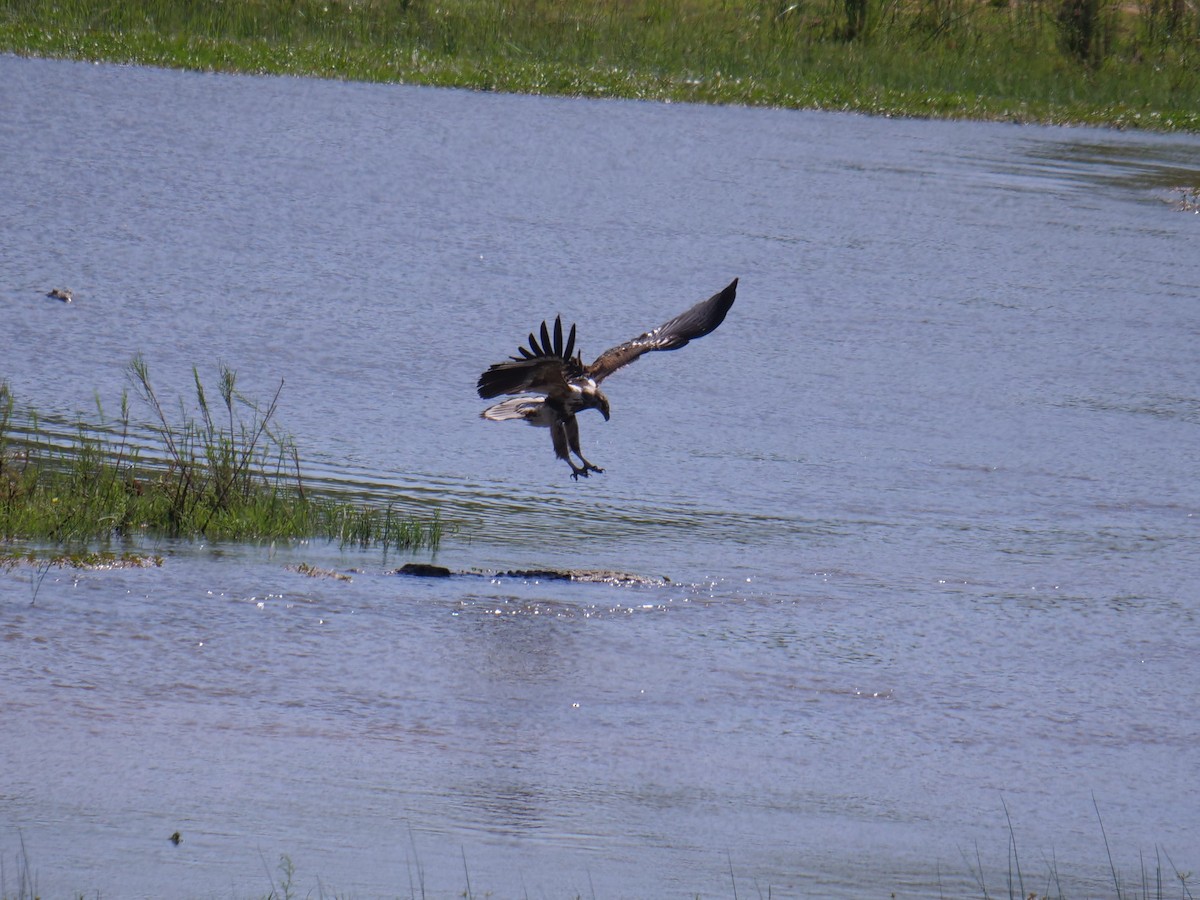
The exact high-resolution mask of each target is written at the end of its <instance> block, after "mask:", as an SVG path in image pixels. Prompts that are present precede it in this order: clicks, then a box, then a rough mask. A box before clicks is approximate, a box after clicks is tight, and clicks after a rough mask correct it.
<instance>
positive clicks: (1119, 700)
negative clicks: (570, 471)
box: [0, 57, 1200, 900]
mask: <svg viewBox="0 0 1200 900" xmlns="http://www.w3.org/2000/svg"><path fill="white" fill-rule="evenodd" d="M1198 183H1200V139H1197V138H1196V137H1181V138H1172V137H1162V136H1154V135H1128V134H1118V133H1110V132H1103V131H1093V130H1085V129H1074V130H1060V129H1044V128H1018V127H1011V126H1004V125H979V124H967V123H953V124H951V123H931V122H909V121H887V120H880V119H866V118H859V117H853V116H845V115H832V114H816V113H797V112H785V111H772V110H750V109H712V108H703V107H692V106H679V105H674V106H672V105H655V104H642V103H624V102H620V103H618V102H608V103H601V102H585V101H577V100H565V99H548V98H528V97H508V96H495V95H485V94H472V93H461V92H453V91H438V90H426V89H418V88H409V87H396V86H366V85H357V84H339V83H328V82H315V81H303V80H293V79H259V78H233V77H224V76H213V75H200V74H185V73H178V72H162V71H153V70H146V69H137V68H126V67H112V66H93V65H86V64H76V63H66V62H52V61H37V60H21V59H15V58H11V57H0V209H2V210H3V215H2V217H0V379H4V380H7V381H8V383H9V384H10V386H11V388H12V391H13V393H14V394H15V395H16V397H17V398H18V399H19V400H21V401H23V402H26V403H29V404H31V405H33V406H35V407H37V408H38V409H39V410H40V411H41V412H42V413H43V414H45V415H47V416H51V417H54V416H63V417H66V418H67V419H70V418H71V417H73V416H75V415H76V414H83V415H85V416H86V417H89V418H92V417H94V410H95V398H96V397H97V396H98V397H99V398H100V400H101V402H102V403H103V404H104V406H105V408H106V410H107V411H109V412H110V413H115V412H116V410H117V409H118V407H119V398H120V394H121V391H122V389H124V388H125V387H126V386H127V381H126V375H125V368H126V366H127V364H128V362H129V360H130V358H131V357H132V356H133V355H134V354H135V353H139V352H140V353H142V354H144V356H145V357H146V359H147V361H148V362H149V365H150V368H151V372H152V375H153V376H154V378H155V382H156V384H157V386H158V389H159V392H160V394H161V395H162V396H164V397H169V398H173V397H177V396H183V395H190V393H191V388H190V381H191V377H192V375H191V367H192V366H193V365H195V366H198V367H199V368H200V370H201V373H202V374H203V375H205V376H214V375H215V372H216V367H217V364H218V362H224V363H226V364H228V365H230V366H232V367H233V368H235V369H236V370H237V371H238V373H239V383H240V385H241V386H242V388H243V390H244V391H245V392H246V393H248V394H249V395H251V396H254V397H259V398H262V399H265V398H267V397H269V395H270V394H271V393H272V392H273V391H274V389H275V386H276V385H277V383H278V381H279V379H283V380H284V383H285V384H284V391H283V395H282V399H281V406H280V413H279V417H280V421H281V423H282V424H283V425H284V426H285V427H286V428H287V429H288V430H289V431H291V432H292V433H293V434H294V435H295V436H296V439H297V441H298V443H299V445H300V447H301V449H302V451H303V452H304V454H305V457H306V463H307V466H308V467H309V470H310V472H311V473H312V474H313V476H314V477H317V476H319V477H323V478H326V479H330V480H337V481H340V482H343V483H346V484H347V485H349V486H350V487H351V488H354V489H358V490H362V491H370V492H373V493H377V494H385V495H387V496H388V497H391V498H394V499H398V500H399V501H400V502H402V503H405V504H413V505H414V506H420V505H422V504H427V503H436V504H437V506H438V508H439V509H440V510H441V514H442V515H443V517H444V518H446V519H449V520H451V521H453V522H455V523H458V524H459V526H460V531H459V533H458V534H457V535H456V536H453V537H451V538H450V539H448V540H447V542H446V544H445V546H444V547H443V548H442V550H441V551H440V552H439V553H438V554H437V556H436V561H437V562H439V563H441V564H443V565H447V566H450V567H452V568H462V569H468V568H481V569H487V568H501V569H509V568H515V567H525V566H580V567H588V568H599V567H607V568H618V569H624V570H629V571H634V572H641V573H646V574H661V575H666V576H669V577H670V579H671V583H670V584H669V585H666V586H663V587H649V588H616V587H610V586H597V585H591V586H589V585H561V584H544V583H533V582H524V581H520V580H512V579H509V580H495V579H490V578H472V579H459V580H450V581H444V582H426V581H419V580H405V579H401V578H399V577H396V576H392V575H389V574H387V573H388V571H389V570H390V569H392V568H394V567H395V566H396V565H397V564H399V563H401V562H404V561H407V559H408V558H409V557H405V556H401V557H395V556H392V557H387V558H385V557H384V556H383V555H382V554H380V553H379V552H351V551H346V552H340V551H339V550H338V549H337V548H336V547H329V546H324V545H313V546H308V545H302V546H295V547H257V546H237V545H233V546H221V547H209V546H201V545H193V544H185V545H175V544H170V543H165V542H162V543H158V542H147V543H144V544H142V545H139V549H142V550H149V551H154V552H159V553H161V554H163V556H164V558H165V562H164V565H163V567H162V568H161V569H156V570H150V571H93V572H59V571H53V572H51V573H50V574H49V575H48V576H47V577H46V579H45V581H43V582H42V583H41V584H40V586H38V590H37V594H36V603H31V600H32V599H33V598H34V588H35V581H36V573H31V572H30V571H28V570H23V571H17V572H14V573H8V574H0V654H2V656H0V659H2V661H3V665H2V666H0V717H2V719H0V721H2V725H0V773H2V774H0V829H3V830H2V831H0V858H2V859H3V861H4V867H3V873H4V876H3V877H4V879H5V880H6V884H0V893H4V892H5V891H7V892H14V891H15V889H16V884H15V872H16V870H17V856H18V855H19V852H20V851H19V848H20V846H21V842H22V841H23V842H24V846H25V849H26V852H27V853H28V857H29V861H30V864H31V865H32V867H33V868H34V869H35V870H36V874H37V878H38V885H39V888H40V891H41V894H42V896H48V897H61V896H67V895H69V894H71V893H72V892H75V891H85V892H89V893H99V894H100V895H101V896H106V897H143V896H144V897H161V896H187V897H249V896H262V895H264V894H266V893H267V892H268V891H269V890H271V887H272V879H274V882H275V884H276V886H277V887H278V886H279V881H280V873H279V872H278V871H277V868H276V865H277V862H278V860H279V857H280V855H281V854H287V855H289V856H290V857H291V859H292V860H293V861H294V863H295V865H296V872H295V879H296V883H297V885H298V886H299V890H300V892H301V893H302V894H308V893H310V892H311V893H312V894H313V895H316V893H318V892H323V893H324V894H325V895H326V896H329V895H332V894H334V893H336V894H337V895H338V896H356V897H372V896H404V897H420V896H430V897H447V896H454V895H457V894H461V893H462V892H463V891H464V890H465V889H466V888H467V885H468V879H469V886H470V890H471V891H472V892H473V893H474V895H475V896H483V895H485V894H486V893H487V892H489V891H490V892H492V895H493V896H497V897H524V896H529V897H545V898H551V900H554V898H565V897H573V896H576V895H583V896H589V897H590V896H595V897H598V898H637V897H685V896H686V897H691V896H694V895H696V894H699V895H701V896H705V897H732V896H734V895H735V894H736V895H737V896H742V897H745V896H759V895H762V896H766V895H767V893H768V889H769V890H770V896H773V897H810V896H823V897H836V896H842V897H861V896H866V895H871V896H886V895H887V893H888V892H893V891H894V892H895V893H896V894H897V895H898V896H914V897H917V896H919V897H928V896H936V895H938V892H942V893H944V894H945V895H947V896H976V897H977V896H981V895H982V893H983V891H982V889H981V888H980V887H979V884H978V882H977V880H976V876H975V874H974V873H973V871H972V870H973V869H975V868H977V866H978V865H979V864H980V863H981V864H982V867H983V872H982V877H983V879H984V880H985V882H986V884H987V887H988V889H989V890H990V891H991V892H992V893H994V894H995V893H1000V894H1004V893H1005V891H1007V886H1006V877H1007V874H1006V873H1007V872H1008V869H1009V863H1008V847H1009V841H1010V831H1009V826H1008V824H1007V822H1006V817H1005V807H1007V811H1008V814H1009V815H1011V820H1012V833H1011V834H1012V837H1014V838H1015V841H1016V844H1017V849H1018V852H1019V854H1020V856H1019V860H1020V864H1021V867H1022V871H1023V873H1024V875H1025V887H1026V891H1028V890H1034V889H1036V890H1039V891H1045V890H1053V891H1057V890H1058V889H1059V888H1058V885H1056V884H1055V883H1054V882H1053V881H1052V880H1051V875H1050V874H1049V873H1050V870H1051V867H1052V866H1053V867H1054V868H1055V869H1056V871H1057V877H1058V880H1059V882H1060V883H1061V890H1062V891H1063V892H1064V893H1066V894H1069V895H1071V896H1095V895H1097V894H1104V893H1111V887H1112V880H1111V876H1110V874H1109V870H1108V860H1107V858H1106V856H1105V853H1104V842H1103V838H1102V836H1101V833H1100V827H1099V822H1098V821H1097V815H1096V808H1095V807H1094V806H1093V798H1094V801H1095V804H1097V805H1098V806H1099V810H1100V813H1101V815H1102V816H1103V820H1104V825H1105V828H1106V829H1107V836H1108V840H1109V843H1110V845H1111V846H1112V849H1113V853H1114V859H1115V862H1116V864H1117V865H1118V867H1119V868H1120V869H1121V871H1122V877H1123V878H1124V879H1126V882H1125V886H1126V887H1127V888H1129V887H1131V886H1140V869H1139V866H1140V865H1141V863H1140V862H1139V859H1142V860H1146V865H1147V867H1148V868H1149V869H1150V870H1151V872H1152V871H1153V866H1154V860H1155V854H1156V852H1160V851H1165V853H1166V854H1169V856H1170V859H1171V860H1172V861H1173V863H1174V865H1175V866H1177V867H1178V868H1179V869H1180V870H1184V871H1186V870H1191V871H1196V870H1198V869H1200V849H1198V848H1200V803H1197V801H1196V794H1195V788H1194V782H1195V776H1196V772H1197V771H1200V716H1198V714H1197V701H1198V700H1200V661H1198V660H1200V655H1198V653H1197V648H1198V646H1200V463H1198V462H1197V460H1200V453H1198V452H1197V450H1198V437H1200V430H1198V429H1200V388H1198V385H1200V252H1197V251H1198V250H1200V217H1197V216H1195V215H1191V214H1188V213H1185V212H1181V211H1179V210H1177V209H1174V208H1173V207H1172V205H1171V202H1170V201H1171V200H1172V198H1173V195H1172V193H1171V188H1172V187H1174V186H1177V185H1191V186H1195V185H1197V184H1198ZM734 276H739V277H740V278H741V279H742V281H741V290H740V296H739V299H738V301H737V304H736V305H735V306H734V308H733V310H732V312H731V314H730V316H729V318H728V320H727V322H726V324H725V325H724V326H722V328H721V329H720V330H718V331H717V332H715V333H714V334H713V335H711V336H709V337H706V338H705V339H703V340H702V341H700V342H697V343H695V344H693V345H692V346H690V347H688V348H687V349H685V350H683V351H681V352H679V353H672V354H655V355H653V356H651V357H647V358H645V359H643V360H642V361H641V362H639V363H637V364H636V365H635V366H633V367H632V368H631V369H629V370H627V371H624V372H622V373H620V374H619V375H617V376H614V377H613V379H612V380H611V381H610V382H608V383H607V384H606V388H609V395H610V397H611V399H612V402H613V418H612V421H611V422H609V423H604V422H603V421H602V420H601V419H600V417H599V416H598V415H595V416H592V415H588V416H585V418H584V420H583V422H582V429H583V446H584V452H585V453H586V454H587V455H588V456H589V457H590V458H591V459H592V460H593V461H595V462H596V463H598V464H599V465H601V466H604V467H606V469H607V472H606V473H605V474H604V475H603V476H601V477H594V478H592V479H589V480H587V481H584V482H580V483H573V482H572V481H571V480H570V479H569V478H568V477H567V468H566V466H565V465H563V464H562V463H559V462H557V461H555V460H554V458H553V455H552V452H551V449H550V446H549V440H548V437H547V435H546V433H545V432H544V431H541V430H538V431H535V430H533V429H530V428H526V427H524V426H519V425H516V424H507V425H500V424H495V423H489V422H483V421H481V420H480V419H479V418H478V412H479V410H480V409H481V408H482V406H483V405H484V404H483V403H481V402H480V401H479V400H478V399H477V398H476V397H475V395H474V382H475V379H476V377H477V376H478V374H479V372H480V371H481V370H482V368H484V367H485V366H486V365H487V364H489V363H491V362H494V361H496V360H498V359H501V358H503V357H504V356H506V355H508V354H509V353H512V352H514V351H515V349H516V347H517V344H518V343H519V342H520V341H521V340H522V339H523V337H524V335H525V334H526V333H527V332H528V330H529V329H530V328H531V327H533V326H535V325H536V324H537V323H539V322H540V321H541V320H542V319H543V318H546V317H553V316H554V315H555V314H558V313H561V314H562V315H563V316H564V318H567V319H569V320H572V321H578V322H579V323H580V330H579V340H580V347H581V349H582V350H583V354H584V356H585V357H586V358H589V359H590V358H592V357H594V356H595V355H597V354H598V353H599V352H600V351H602V350H603V349H605V348H606V347H608V346H610V345H612V344H615V343H617V342H619V341H621V340H623V339H625V338H627V337H630V336H632V335H633V334H636V333H638V332H640V331H642V330H644V329H645V328H647V327H651V326H654V325H657V324H659V323H660V322H662V321H664V320H665V319H667V318H669V317H670V316H672V315H674V314H675V313H677V312H679V311H681V310H682V309H683V308H685V307H686V306H687V305H689V304H691V303H693V302H695V301H697V300H700V299H702V298H703V297H707V296H708V295H709V294H711V293H712V292H713V291H715V290H717V289H718V288H720V287H721V286H723V285H724V284H725V283H727V282H728V281H729V279H731V278H732V277H734ZM52 287H69V288H71V289H72V290H73V291H74V292H75V295H76V301H75V302H74V303H73V304H71V305H69V306H68V305H64V304H61V303H58V302H56V301H53V300H48V299H46V298H45V297H44V294H45V292H46V291H47V290H48V289H50V288H52ZM210 382H211V377H210ZM417 558H418V559H420V560H425V559H428V558H429V557H428V556H427V555H421V556H418V557H417ZM300 562H306V563H310V564H313V565H318V566H326V567H329V568H335V569H338V570H340V571H347V572H351V574H352V576H353V580H352V581H349V582H345V581H334V580H328V579H312V578H305V577H303V576H301V575H299V574H297V573H296V572H294V571H292V570H291V569H290V568H289V566H292V565H295V564H297V563H300ZM177 830H178V831H179V832H180V833H181V834H182V836H183V842H182V843H181V844H180V845H179V846H177V847H176V846H173V845H172V844H171V842H170V841H169V840H168V836H169V835H170V834H171V833H172V832H174V831H177ZM977 854H978V856H977ZM1139 854H1141V856H1140V857H1139ZM1161 858H1162V859H1163V863H1162V865H1163V868H1164V870H1165V876H1166V879H1167V882H1168V884H1174V885H1176V886H1177V882H1175V880H1174V875H1173V871H1172V869H1171V868H1170V866H1169V864H1168V863H1167V862H1166V861H1165V857H1161ZM1151 888H1153V884H1151Z"/></svg>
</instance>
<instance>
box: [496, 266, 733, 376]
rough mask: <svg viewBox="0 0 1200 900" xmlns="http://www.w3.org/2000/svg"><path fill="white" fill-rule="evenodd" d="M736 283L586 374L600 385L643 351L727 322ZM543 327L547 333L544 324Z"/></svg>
mask: <svg viewBox="0 0 1200 900" xmlns="http://www.w3.org/2000/svg"><path fill="white" fill-rule="evenodd" d="M737 283H738V280H737V279H736V278H735V279H733V281H731V282H730V283H729V286H728V287H726V288H725V289H724V290H723V291H718V292H717V293H715V294H713V295H712V296H711V297H709V298H708V299H707V300H702V301H701V302H699V303H697V304H696V305H695V306H693V307H692V308H691V309H689V310H688V311H687V312H685V313H680V314H679V315H677V316H676V317H675V318H673V319H671V320H670V321H669V322H665V323H664V324H662V325H659V326H658V327H657V328H655V329H654V330H653V331H647V332H646V333H645V334H640V335H638V336H637V337H635V338H633V340H629V341H626V342H625V343H623V344H618V345H617V346H615V347H613V348H611V349H609V350H605V351H604V352H603V353H601V354H600V356H598V357H597V358H596V361H595V362H594V363H592V364H591V365H590V366H588V367H587V370H586V371H587V374H588V375H589V376H590V377H591V378H592V379H593V380H594V381H595V382H596V383H597V384H599V383H600V382H601V381H603V380H604V379H605V378H607V377H608V376H609V375H611V374H612V373H613V372H615V371H617V369H619V368H621V367H622V366H627V365H629V364H630V363H631V362H633V361H634V360H635V359H637V358H638V357H639V356H641V355H642V354H643V353H649V352H650V351H651V350H678V349H679V348H680V347H682V346H684V345H685V344H687V342H688V341H693V340H695V339H696V338H699V337H704V335H706V334H708V333H709V332H710V331H712V330H713V329H714V328H716V327H717V326H718V325H720V324H721V323H722V322H724V321H725V314H726V313H728V312H729V308H730V307H731V306H733V300H734V297H735V296H736V295H737ZM542 328H543V334H544V330H545V325H543V326H542ZM571 334H572V336H574V334H575V330H574V328H572V329H571ZM531 337H532V335H531ZM492 368H495V366H493V367H492ZM493 396H494V395H493Z"/></svg>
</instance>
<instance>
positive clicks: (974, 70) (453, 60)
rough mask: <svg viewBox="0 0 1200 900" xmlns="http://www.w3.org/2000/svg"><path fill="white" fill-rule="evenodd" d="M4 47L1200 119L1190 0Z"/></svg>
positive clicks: (19, 9) (189, 26)
mask: <svg viewBox="0 0 1200 900" xmlns="http://www.w3.org/2000/svg"><path fill="white" fill-rule="evenodd" d="M0 50H8V51H13V52H17V53H28V54H36V55H47V56H67V57H74V58H81V59H93V60H114V61H122V62H135V63H144V64H151V65H161V66H175V67H183V68H194V69H204V70H219V71H230V72H258V73H275V74H294V75H316V76H322V77H337V78H348V79H355V80H365V81H393V82H395V81H403V82H413V83H420V84H433V85H452V86H459V87H467V88H474V89H481V90H502V91H517V92H530V93H552V94H572V95H584V96H619V97H636V98H644V99H657V100H688V101H700V102H712V103H742V104H754V105H772V106H785V107H798V108H824V109H845V110H858V111H863V112H870V113H879V114H887V115H909V116H939V117H971V118H982V119H1004V120H1013V121H1022V122H1027V121H1041V122H1074V123H1093V124H1107V125H1115V126H1121V127H1144V128H1154V129H1160V130H1191V131H1197V130H1200V9H1198V8H1197V3H1196V0H620V2H616V0H360V2H350V0H237V2H232V0H227V2H212V3H194V2H189V0H146V2H139V3H133V2H122V0H110V2H100V0H6V2H4V3H3V4H2V5H0Z"/></svg>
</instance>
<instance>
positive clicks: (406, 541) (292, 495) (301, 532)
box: [0, 357, 444, 549]
mask: <svg viewBox="0 0 1200 900" xmlns="http://www.w3.org/2000/svg"><path fill="white" fill-rule="evenodd" d="M192 374H193V380H194V382H195V390H196V406H195V410H196V411H194V412H192V411H189V410H188V408H187V407H186V406H185V405H184V404H183V403H182V402H181V403H180V405H179V409H180V412H179V418H178V420H172V418H171V417H170V416H169V415H168V414H167V411H166V409H165V408H164V406H163V404H162V403H161V402H160V400H159V397H158V395H157V393H156V391H155V389H154V386H153V384H152V382H151V380H150V374H149V370H148V368H147V366H146V363H145V361H144V360H142V359H141V358H140V357H138V358H135V359H134V360H133V362H132V363H131V364H130V375H131V379H132V381H133V384H134V387H135V389H136V391H137V393H138V395H139V396H140V398H141V400H142V402H143V404H144V405H145V406H146V408H147V409H148V410H149V411H150V412H151V414H152V417H153V418H152V421H151V422H150V423H149V425H148V429H149V430H148V434H149V435H150V438H151V439H150V440H147V439H146V438H145V437H139V438H137V439H135V438H134V437H133V432H134V430H135V429H134V427H133V425H132V422H131V413H130V408H129V398H128V395H127V394H123V395H122V397H121V415H120V419H119V420H118V421H117V422H116V423H111V422H108V421H107V420H106V418H105V416H104V412H103V409H102V408H101V406H100V404H99V403H98V402H97V415H98V422H96V423H93V424H87V423H83V422H79V423H77V425H76V426H75V430H74V434H73V436H72V437H71V438H70V439H68V440H65V441H64V440H62V439H61V438H59V437H57V436H52V435H50V434H49V433H47V432H46V431H45V430H44V429H43V428H42V426H41V425H40V420H39V418H38V416H37V414H36V413H34V412H28V413H25V414H24V416H23V424H22V427H21V428H19V429H18V428H17V423H16V421H15V405H14V401H13V397H12V395H11V393H10V391H9V389H8V387H7V386H6V385H4V384H0V540H6V541H12V540H16V539H23V540H34V541H49V542H51V543H54V544H56V545H73V544H79V543H83V542H87V541H93V540H97V539H108V538H112V537H116V536H126V535H130V534H136V533H143V532H148V533H153V534H161V535H165V536H170V537H205V538H208V539H210V540H212V539H230V540H257V539H277V538H309V537H320V538H328V539H332V540H335V541H337V542H339V543H340V544H343V545H345V544H358V545H360V546H364V547H366V546H379V547H383V548H384V549H387V548H390V547H396V548H419V547H429V548H435V547H437V546H438V544H439V543H440V541H441V538H442V534H443V530H444V526H443V523H442V521H441V518H440V516H439V515H438V514H437V512H436V511H434V512H433V513H432V514H430V515H426V516H423V517H418V516H416V515H413V514H401V513H399V512H397V510H396V509H395V507H394V505H393V504H390V503H388V504H379V503H370V502H366V501H363V500H349V499H347V498H345V497H342V496H339V495H337V494H336V493H331V492H314V491H311V490H307V489H306V487H305V484H304V479H303V475H302V473H301V468H300V457H299V452H298V450H297V448H296V445H295V442H294V441H293V440H292V438H291V437H290V436H289V435H287V434H284V433H282V432H280V431H279V430H278V429H277V428H276V427H275V426H274V424H273V422H274V417H275V413H276V410H277V407H278V403H279V397H280V392H281V391H282V387H283V386H282V383H281V384H280V386H279V388H278V389H277V390H276V391H275V394H274V395H273V397H272V398H271V401H270V403H269V404H267V406H266V407H265V408H264V407H260V406H259V405H257V404H256V403H254V402H252V401H250V400H248V399H247V398H245V397H243V396H242V395H241V394H240V393H239V392H238V391H237V378H236V374H235V373H234V372H233V371H232V370H231V369H229V368H228V367H226V366H221V367H220V369H219V376H218V380H217V393H218V396H219V398H220V404H219V406H217V407H215V408H214V407H213V406H212V405H210V403H209V399H208V394H207V392H206V390H205V387H204V384H203V382H202V380H201V378H200V375H199V372H198V371H197V370H196V369H193V370H192Z"/></svg>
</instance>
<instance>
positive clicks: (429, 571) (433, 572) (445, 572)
mask: <svg viewBox="0 0 1200 900" xmlns="http://www.w3.org/2000/svg"><path fill="white" fill-rule="evenodd" d="M396 574H397V575H415V576H417V577H418V578H449V577H450V576H451V575H453V574H454V573H453V572H451V571H450V570H449V569H447V568H446V567H445V566H434V565H430V564H429V563H405V564H404V565H402V566H401V567H400V568H398V569H397V570H396Z"/></svg>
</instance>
